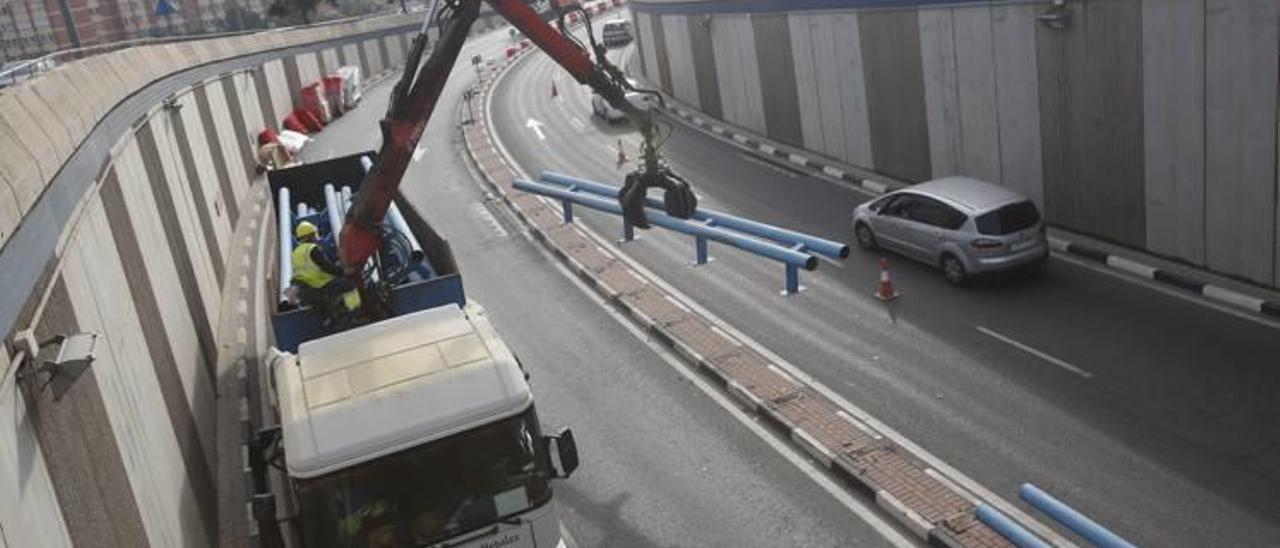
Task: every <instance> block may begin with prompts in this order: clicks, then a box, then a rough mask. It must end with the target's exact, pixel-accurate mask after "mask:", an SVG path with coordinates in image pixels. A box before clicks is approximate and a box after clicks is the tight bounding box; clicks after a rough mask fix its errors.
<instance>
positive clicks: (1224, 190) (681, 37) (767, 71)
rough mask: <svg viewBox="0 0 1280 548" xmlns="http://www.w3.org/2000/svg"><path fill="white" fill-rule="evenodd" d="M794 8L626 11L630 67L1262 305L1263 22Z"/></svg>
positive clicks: (1267, 208) (1195, 12) (1268, 281)
mask: <svg viewBox="0 0 1280 548" xmlns="http://www.w3.org/2000/svg"><path fill="white" fill-rule="evenodd" d="M802 5H803V6H807V7H808V9H806V8H797V7H792V6H788V5H787V4H786V3H782V2H755V3H743V2H730V1H727V0H693V1H682V2H672V1H668V0H636V1H633V2H631V3H630V9H631V10H632V12H633V14H634V17H635V19H636V21H637V33H636V37H637V42H638V44H639V48H640V54H639V55H638V58H639V60H640V62H639V63H636V64H635V65H634V66H635V67H636V68H637V69H638V70H640V71H641V72H642V73H643V75H644V76H645V77H646V79H648V80H649V81H650V82H653V83H655V84H657V85H659V86H660V87H661V88H662V89H663V90H665V91H667V92H668V93H670V94H672V95H673V96H674V97H675V98H677V99H679V100H681V101H682V102H684V103H686V104H688V105H690V106H694V107H697V108H699V109H701V110H702V111H703V112H705V113H707V114H708V115H711V116H712V117H716V118H720V119H722V120H724V121H726V122H729V123H731V124H734V125H737V126H740V127H742V128H744V129H747V130H751V131H755V132H757V133H761V134H764V135H766V136H767V137H769V138H772V139H776V140H779V141H782V142H785V143H788V144H791V145H794V146H799V147H803V148H807V149H809V150H812V151H815V152H817V153H820V154H824V155H826V156H829V157H831V158H834V159H836V160H838V161H842V162H845V163H848V164H852V165H855V166H859V167H862V168H867V169H870V170H873V171H878V172H880V173H883V174H885V175H888V176H891V177H895V178H900V179H904V180H924V179H929V178H933V177H937V176H943V175H950V174H964V175H970V176H974V177H978V178H982V179H986V180H990V181H993V182H997V183H1000V184H1003V185H1006V186H1010V187H1013V188H1015V189H1017V190H1019V191H1021V192H1023V193H1026V194H1028V195H1029V196H1031V197H1032V198H1034V199H1035V200H1037V201H1038V202H1039V203H1040V204H1041V205H1042V206H1043V209H1044V210H1045V212H1046V215H1047V216H1048V218H1049V219H1050V220H1051V221H1052V222H1054V223H1056V224H1058V225H1061V226H1064V227H1066V228H1069V229H1072V230H1075V231H1079V232H1084V233H1088V234H1092V235H1095V236H1099V237H1102V238H1105V239H1108V240H1111V241H1114V242H1117V243H1122V244H1125V245H1127V246H1130V247H1133V248H1139V249H1145V250H1148V251H1151V252H1153V253H1156V254H1159V255H1162V256H1166V257H1170V258H1174V259H1179V260H1182V261H1185V262H1187V263H1189V264H1192V265H1196V266H1200V267H1205V268H1208V269H1211V270H1214V271H1217V272H1220V273H1224V274H1229V275H1234V276H1237V277H1240V278H1243V279H1247V280H1251V281H1253V282H1256V283H1259V284H1262V285H1269V286H1277V285H1280V223H1278V222H1277V214H1278V212H1280V191H1278V187H1277V169H1276V160H1277V153H1278V152H1277V149H1278V146H1280V145H1278V143H1277V132H1278V130H1277V119H1278V118H1280V117H1278V116H1277V99H1276V98H1277V95H1278V92H1280V86H1278V85H1277V82H1278V78H1277V72H1278V65H1280V53H1277V52H1280V38H1278V33H1280V4H1277V3H1276V2H1274V1H1272V0H1186V1H1140V0H1071V1H1069V2H1068V5H1069V7H1070V9H1071V13H1072V15H1071V19H1070V25H1069V27H1068V28H1066V29H1054V28H1050V27H1048V26H1046V25H1044V24H1042V23H1040V22H1038V21H1037V16H1038V15H1040V14H1041V13H1043V12H1044V11H1045V10H1046V9H1047V8H1048V6H1049V2H1047V1H1046V2H1034V1H1031V2H989V3H988V2H967V1H966V2H961V1H953V0H889V1H885V0H830V1H823V2H807V3H803V4H802ZM702 44H709V45H710V46H711V47H710V48H705V47H704V46H702ZM765 45H767V47H765ZM704 49H710V50H711V51H710V53H709V54H708V53H703V50H704ZM708 82H714V85H712V86H710V87H709V88H708V85H707V84H708Z"/></svg>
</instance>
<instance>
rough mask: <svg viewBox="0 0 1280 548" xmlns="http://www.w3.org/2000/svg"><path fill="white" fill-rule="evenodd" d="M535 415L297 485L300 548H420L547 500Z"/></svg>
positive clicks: (546, 477)
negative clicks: (301, 530)
mask: <svg viewBox="0 0 1280 548" xmlns="http://www.w3.org/2000/svg"><path fill="white" fill-rule="evenodd" d="M540 437H541V433H540V430H539V428H538V421H537V417H536V415H535V413H534V411H533V408H532V407H530V408H529V410H528V411H526V412H524V413H522V414H520V415H517V416H515V417H511V418H509V419H503V420H501V421H498V422H496V423H492V424H488V425H485V426H482V427H479V428H476V429H472V430H468V431H466V432H462V433H460V434H455V435H453V436H450V437H448V438H444V439H441V440H436V441H433V442H431V443H428V444H426V445H422V446H418V447H414V448H412V449H408V450H405V451H401V452H399V453H396V454H393V455H389V456H386V457H383V458H380V459H378V460H375V461H371V462H367V463H364V464H361V465H358V466H356V467H353V468H351V469H349V470H343V471H341V472H335V473H333V474H329V475H327V476H323V477H320V478H315V479H310V480H302V481H300V482H299V486H298V498H299V503H300V505H301V511H302V529H303V537H304V538H305V540H306V545H307V546H312V547H315V546H344V547H345V546H361V547H365V546H423V545H430V544H434V543H437V542H440V541H443V540H446V539H448V538H451V537H454V536H456V535H459V534H462V533H466V532H468V531H471V530H474V529H477V528H480V527H483V526H486V525H492V524H494V523H496V522H497V521H499V520H502V519H505V518H509V517H511V516H513V515H515V514H519V513H521V512H524V511H526V510H529V509H531V508H535V507H538V506H541V505H542V504H543V503H545V502H546V501H547V500H548V499H550V497H551V489H550V485H549V479H550V474H549V471H548V470H547V469H546V466H547V464H546V463H547V462H548V461H547V460H546V459H545V458H543V455H542V453H543V452H544V448H543V447H542V446H541V444H540V443H539V439H540Z"/></svg>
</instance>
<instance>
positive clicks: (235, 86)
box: [222, 72, 274, 180]
mask: <svg viewBox="0 0 1280 548" xmlns="http://www.w3.org/2000/svg"><path fill="white" fill-rule="evenodd" d="M252 74H253V73H250V72H238V73H235V74H232V75H230V76H227V77H225V78H223V80H222V94H223V96H224V97H225V98H226V99H227V113H228V115H229V116H230V119H231V126H232V128H234V129H233V131H235V138H236V143H237V144H238V146H237V147H236V148H235V149H227V150H235V151H236V155H237V156H238V157H239V158H241V161H242V162H243V163H242V166H243V167H242V170H241V171H240V173H241V174H242V176H243V177H244V178H245V179H246V180H251V179H252V177H253V176H254V175H256V173H255V170H254V161H253V159H254V158H255V157H256V154H255V149H256V143H257V140H256V139H255V137H254V136H255V135H256V134H257V133H258V132H259V131H261V130H262V128H264V127H266V124H267V122H264V120H263V119H262V109H261V108H260V107H261V105H263V104H265V103H263V102H262V100H261V99H260V98H259V95H258V89H257V86H256V84H255V83H254V78H253V76H252ZM273 125H274V124H273Z"/></svg>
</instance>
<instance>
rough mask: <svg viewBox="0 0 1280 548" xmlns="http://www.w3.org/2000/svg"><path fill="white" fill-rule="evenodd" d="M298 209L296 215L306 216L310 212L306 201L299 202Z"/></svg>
mask: <svg viewBox="0 0 1280 548" xmlns="http://www.w3.org/2000/svg"><path fill="white" fill-rule="evenodd" d="M296 210H297V213H295V215H297V216H299V217H306V216H307V215H308V214H309V211H308V210H307V203H306V202H298V206H297V208H296Z"/></svg>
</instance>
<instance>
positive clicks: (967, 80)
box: [953, 6, 1000, 182]
mask: <svg viewBox="0 0 1280 548" xmlns="http://www.w3.org/2000/svg"><path fill="white" fill-rule="evenodd" d="M953 13H954V14H955V31H956V34H955V36H956V66H957V68H958V69H959V70H958V71H957V72H956V76H957V82H958V83H959V86H960V87H959V94H958V95H959V104H960V120H961V130H960V131H961V139H962V141H961V142H962V143H963V147H962V148H961V150H962V151H963V152H962V154H961V156H960V170H961V173H964V174H965V175H969V176H971V177H976V178H978V179H982V180H984V181H994V182H999V180H1000V134H999V118H998V113H997V111H996V109H997V104H996V103H997V101H998V96H997V94H996V74H995V73H996V69H995V59H994V58H993V57H992V55H991V53H992V52H993V51H995V48H994V47H993V44H992V40H993V38H992V31H991V8H990V7H988V6H977V7H971V8H957V9H956V10H954V11H953Z"/></svg>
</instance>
